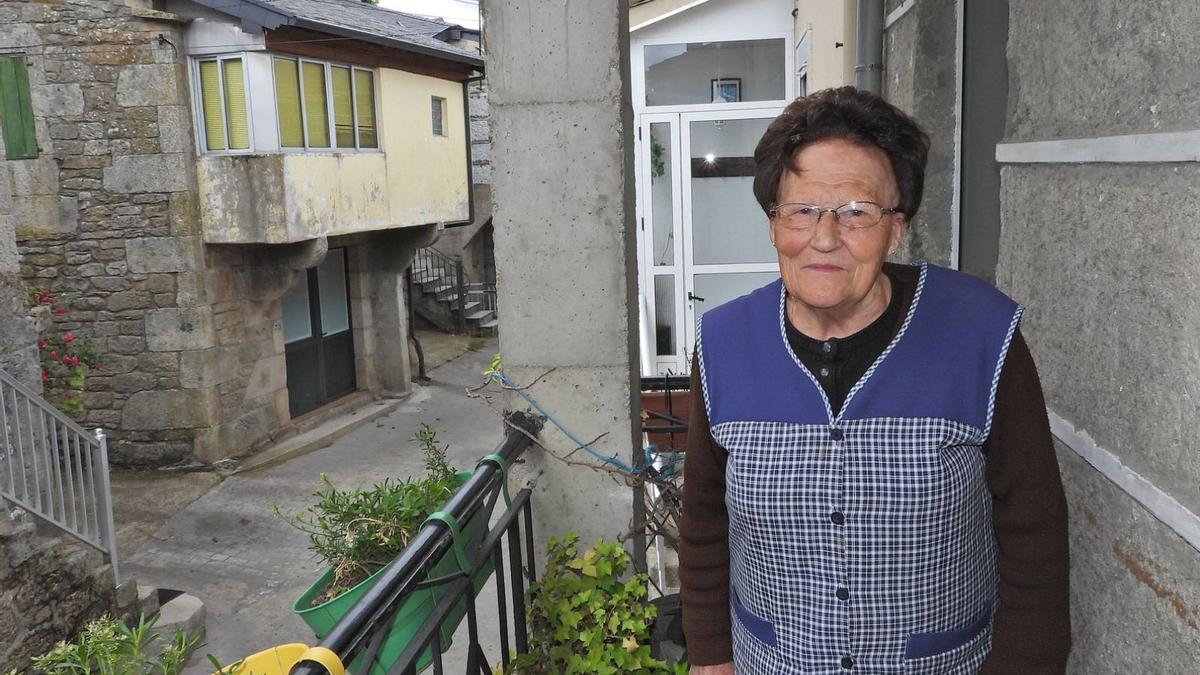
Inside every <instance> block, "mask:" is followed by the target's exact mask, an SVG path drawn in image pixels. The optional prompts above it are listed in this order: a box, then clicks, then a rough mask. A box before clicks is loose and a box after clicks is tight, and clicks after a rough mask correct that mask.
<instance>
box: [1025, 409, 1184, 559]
mask: <svg viewBox="0 0 1200 675" xmlns="http://www.w3.org/2000/svg"><path fill="white" fill-rule="evenodd" d="M1046 412H1047V414H1048V415H1049V417H1050V431H1051V433H1053V434H1054V436H1055V437H1056V438H1058V440H1060V441H1062V442H1063V444H1064V445H1066V446H1067V447H1068V448H1070V449H1071V450H1072V451H1074V452H1075V454H1077V455H1079V456H1080V457H1082V458H1083V459H1084V460H1085V461H1087V463H1088V464H1091V465H1092V466H1093V467H1094V468H1095V469H1096V470H1097V471H1099V472H1100V473H1102V474H1104V476H1105V477H1106V478H1108V479H1109V480H1111V481H1112V482H1113V483H1115V484H1116V485H1117V487H1119V488H1121V489H1122V490H1124V491H1125V492H1126V493H1127V494H1128V495H1129V496H1130V497H1133V498H1134V499H1135V500H1136V501H1137V502H1138V503H1139V504H1141V505H1142V506H1144V507H1145V508H1146V510H1147V511H1149V512H1150V513H1152V514H1154V517H1156V518H1158V519H1159V520H1161V521H1162V522H1163V524H1164V525H1166V526H1167V527H1169V528H1171V529H1172V530H1173V531H1174V532H1175V534H1178V535H1179V536H1180V537H1181V538H1182V539H1183V540H1184V541H1186V542H1187V543H1189V544H1191V545H1192V547H1193V548H1195V549H1197V550H1200V516H1197V515H1196V514H1195V513H1192V512H1191V511H1189V510H1188V508H1187V507H1185V506H1184V505H1182V504H1180V503H1179V502H1178V501H1176V500H1175V498H1174V497H1172V496H1171V495H1169V494H1167V493H1166V492H1163V491H1162V490H1161V489H1159V487H1158V486H1156V485H1155V484H1154V483H1151V482H1150V481H1149V480H1147V479H1146V478H1145V477H1144V476H1142V475H1141V474H1139V473H1138V472H1136V471H1134V470H1133V469H1131V468H1129V467H1128V466H1125V464H1123V463H1122V462H1121V459H1120V458H1119V457H1117V456H1116V455H1114V454H1113V453H1111V452H1109V451H1108V450H1105V449H1104V448H1101V447H1100V446H1099V445H1097V444H1096V441H1095V440H1093V439H1092V437H1091V436H1089V435H1088V433H1087V432H1086V431H1083V430H1081V429H1076V428H1075V426H1074V425H1072V424H1071V423H1070V422H1068V421H1067V420H1065V419H1063V418H1062V417H1059V416H1058V414H1057V413H1055V412H1054V411H1053V410H1050V409H1047V410H1046Z"/></svg>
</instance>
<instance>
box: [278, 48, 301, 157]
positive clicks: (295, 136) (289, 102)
mask: <svg viewBox="0 0 1200 675" xmlns="http://www.w3.org/2000/svg"><path fill="white" fill-rule="evenodd" d="M275 105H276V106H277V107H278V109H279V144H280V145H281V146H283V147H285V148H303V147H304V126H303V125H302V124H301V122H300V73H299V70H298V69H297V67H296V62H295V61H292V60H290V59H275Z"/></svg>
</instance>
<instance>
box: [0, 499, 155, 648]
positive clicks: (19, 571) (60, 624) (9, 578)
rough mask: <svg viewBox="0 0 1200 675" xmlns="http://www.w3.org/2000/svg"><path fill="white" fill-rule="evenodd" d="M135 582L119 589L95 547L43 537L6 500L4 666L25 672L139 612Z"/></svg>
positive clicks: (0, 574)
mask: <svg viewBox="0 0 1200 675" xmlns="http://www.w3.org/2000/svg"><path fill="white" fill-rule="evenodd" d="M136 606H137V593H136V590H135V586H134V584H133V583H129V584H126V585H124V586H122V587H117V586H115V584H114V583H113V575H112V568H111V567H110V566H108V565H106V564H103V560H102V557H101V556H100V554H99V553H98V552H97V551H94V550H92V549H90V548H81V547H76V546H74V545H73V544H69V543H66V542H64V541H63V540H60V539H54V538H44V537H39V536H38V534H37V531H36V528H35V525H34V523H33V520H32V517H31V516H29V514H27V513H25V512H24V511H22V510H21V509H13V510H9V509H8V508H6V506H5V504H4V503H3V500H0V663H2V664H3V665H4V668H5V671H7V669H9V668H23V667H25V666H26V665H28V661H29V659H30V658H32V657H34V656H38V655H39V654H44V653H45V652H48V651H50V650H51V649H52V648H53V647H54V645H55V644H56V643H57V642H58V641H59V640H64V639H69V638H70V636H72V635H75V634H76V633H78V632H79V631H80V630H82V629H83V627H84V626H85V625H86V624H87V623H88V622H89V621H92V620H93V619H98V618H99V617H100V616H101V615H104V614H108V615H110V616H115V617H119V618H122V619H126V618H130V617H131V615H132V614H133V613H134V612H135V611H136V609H135V608H136Z"/></svg>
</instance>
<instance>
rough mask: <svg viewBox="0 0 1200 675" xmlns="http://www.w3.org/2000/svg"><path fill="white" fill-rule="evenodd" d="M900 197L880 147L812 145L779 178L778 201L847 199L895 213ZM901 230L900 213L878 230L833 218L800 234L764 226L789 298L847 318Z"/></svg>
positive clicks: (825, 203) (826, 204) (834, 202)
mask: <svg viewBox="0 0 1200 675" xmlns="http://www.w3.org/2000/svg"><path fill="white" fill-rule="evenodd" d="M899 199H900V193H899V190H898V188H897V187H896V178H895V176H894V175H893V174H892V166H891V163H890V162H889V161H888V158H887V155H886V154H885V153H884V152H883V151H882V150H880V149H878V148H874V147H864V146H861V145H856V144H854V143H850V142H848V141H844V140H840V139H834V140H827V141H818V142H816V143H813V144H811V145H808V146H805V147H804V148H802V149H801V150H800V151H799V152H798V153H797V154H796V156H795V161H794V162H793V170H791V171H784V172H783V176H782V178H781V179H780V181H779V197H778V203H780V204H790V203H804V204H813V205H816V206H819V207H821V208H823V209H828V208H837V207H839V206H841V205H842V204H846V203H847V202H853V201H869V202H875V203H876V204H879V205H880V206H882V207H884V208H895V207H896V206H897V204H898V202H899ZM907 227H908V222H907V219H906V218H905V216H904V214H902V213H887V214H884V216H883V218H882V219H881V220H880V221H879V223H878V224H877V225H874V226H872V227H867V228H863V229H858V230H851V229H844V228H842V227H841V226H839V225H838V223H837V219H836V218H834V216H833V214H832V213H823V214H821V219H820V221H819V222H818V223H817V224H816V225H815V226H813V227H811V228H808V229H803V230H796V229H789V228H787V227H784V226H783V225H782V224H780V223H777V222H774V221H773V222H772V223H771V243H773V244H774V245H775V248H776V249H778V251H779V272H780V274H781V275H782V276H783V283H784V286H786V287H787V291H788V295H789V296H790V297H792V298H794V299H795V300H798V301H799V302H801V303H803V305H804V306H805V307H806V308H808V309H809V310H811V311H814V312H816V313H821V314H826V313H828V314H832V315H841V316H849V315H853V314H854V312H855V310H856V309H857V308H858V306H859V304H860V303H862V301H863V300H864V299H865V298H867V296H868V295H869V294H870V293H871V289H872V288H873V287H874V286H875V282H876V279H878V278H879V272H880V268H881V267H882V266H883V261H884V258H886V257H887V255H888V254H889V253H890V252H891V251H892V250H893V249H895V248H896V247H897V246H899V244H900V240H901V238H903V236H904V232H905V230H906V229H907Z"/></svg>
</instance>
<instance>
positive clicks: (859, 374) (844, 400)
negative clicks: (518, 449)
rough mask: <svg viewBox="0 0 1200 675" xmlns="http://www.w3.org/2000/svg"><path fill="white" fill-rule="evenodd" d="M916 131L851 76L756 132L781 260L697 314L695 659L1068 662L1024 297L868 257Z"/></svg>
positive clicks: (913, 207) (719, 668) (1058, 533)
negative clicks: (751, 285) (773, 272)
mask: <svg viewBox="0 0 1200 675" xmlns="http://www.w3.org/2000/svg"><path fill="white" fill-rule="evenodd" d="M928 147H929V140H928V138H927V136H926V135H925V134H924V132H922V131H921V129H920V128H918V127H917V125H916V124H915V123H914V122H913V121H912V120H911V119H909V118H908V117H907V116H906V115H904V114H903V113H902V112H900V111H899V110H897V109H896V108H894V107H892V106H891V105H890V104H888V103H887V102H885V101H883V100H882V99H880V98H878V97H876V96H874V95H872V94H868V93H865V92H861V91H857V90H855V89H853V88H849V87H847V88H843V89H835V90H826V91H822V92H819V93H817V94H814V95H812V96H809V97H808V98H804V99H800V100H797V101H795V102H794V103H792V104H791V105H790V106H788V108H787V109H786V110H785V111H784V112H783V114H782V115H780V116H779V117H778V118H777V119H776V120H775V121H774V122H773V123H772V124H771V126H770V128H769V129H768V130H767V132H766V134H765V135H764V136H763V138H762V140H761V141H760V143H759V145H758V148H757V150H756V151H755V153H754V160H755V165H756V175H755V181H754V192H755V196H756V197H757V199H758V201H759V203H760V204H761V205H762V208H763V210H764V211H766V213H767V215H768V216H769V218H770V231H769V236H770V238H771V243H772V244H774V245H775V248H776V249H777V250H778V251H779V271H780V275H781V276H782V280H781V281H777V282H775V283H772V284H770V285H768V286H765V287H763V288H760V289H758V290H757V291H754V292H753V293H751V294H749V295H747V296H744V297H741V298H738V299H737V300H734V301H732V302H729V303H728V304H725V305H722V306H721V307H718V308H716V309H713V310H711V311H709V312H707V313H706V314H705V315H704V317H703V319H702V320H701V322H700V326H699V330H698V331H697V333H698V336H699V337H698V339H697V347H696V359H695V364H694V368H693V369H692V391H695V392H701V391H702V392H703V395H702V396H695V397H693V401H694V403H693V410H692V413H691V414H692V416H691V420H692V428H693V431H692V433H691V434H690V438H691V441H690V444H691V445H690V447H689V448H688V453H687V465H686V466H687V475H686V480H685V488H684V507H683V508H684V515H683V523H682V527H681V534H682V539H683V545H682V547H681V550H680V573H681V577H682V586H683V590H682V598H683V608H684V626H685V632H686V636H687V644H688V652H689V661H690V663H691V664H692V668H691V672H692V673H693V675H700V674H704V675H714V674H727V673H732V672H735V671H736V672H737V673H738V675H757V674H763V675H775V674H785V673H786V674H790V673H797V674H798V673H825V674H833V673H842V672H846V673H853V672H862V673H907V674H929V675H934V674H936V675H949V674H952V673H953V674H959V673H963V674H965V673H980V672H982V673H988V674H999V673H1011V674H1013V675H1017V674H1020V675H1039V674H1042V673H1062V672H1063V671H1064V669H1065V667H1066V660H1067V653H1068V651H1069V647H1070V618H1069V611H1068V610H1069V608H1068V588H1067V582H1068V565H1067V540H1066V534H1067V525H1066V504H1065V500H1064V497H1063V490H1062V483H1061V479H1060V477H1059V473H1058V465H1057V463H1056V460H1055V456H1054V450H1053V446H1052V444H1051V440H1050V435H1049V427H1048V424H1047V421H1046V413H1045V407H1044V405H1045V404H1044V402H1043V398H1042V392H1041V386H1040V384H1039V382H1038V377H1037V371H1036V370H1035V368H1034V364H1033V360H1032V358H1031V356H1030V354H1029V350H1028V348H1027V347H1026V345H1025V341H1024V340H1023V339H1022V337H1021V333H1020V331H1019V330H1018V329H1017V324H1018V321H1019V319H1020V316H1021V308H1020V307H1019V306H1018V305H1017V304H1016V303H1014V302H1013V301H1012V300H1010V299H1009V298H1007V297H1006V296H1004V295H1003V294H1002V293H1000V292H999V291H997V290H995V289H994V288H992V287H991V286H989V285H987V284H986V283H984V282H982V281H979V280H977V279H975V278H973V277H970V276H967V275H964V274H960V273H957V272H954V271H951V270H948V269H944V268H940V267H935V266H933V265H928V264H921V265H917V266H907V265H894V264H889V263H885V262H884V259H885V258H886V257H887V256H888V255H889V254H891V253H895V251H896V249H897V248H898V247H899V246H900V243H901V241H902V240H903V238H904V235H905V232H906V230H907V228H908V223H909V222H910V220H911V219H912V217H913V215H914V214H915V213H916V211H917V207H918V206H919V205H920V202H921V192H922V185H923V178H924V170H925V159H926V155H927V152H928Z"/></svg>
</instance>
